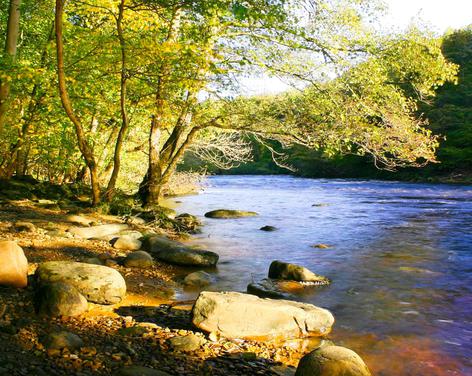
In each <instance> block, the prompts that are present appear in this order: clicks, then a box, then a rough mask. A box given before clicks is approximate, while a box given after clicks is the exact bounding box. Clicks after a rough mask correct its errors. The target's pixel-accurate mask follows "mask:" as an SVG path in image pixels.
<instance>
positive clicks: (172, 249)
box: [145, 236, 219, 266]
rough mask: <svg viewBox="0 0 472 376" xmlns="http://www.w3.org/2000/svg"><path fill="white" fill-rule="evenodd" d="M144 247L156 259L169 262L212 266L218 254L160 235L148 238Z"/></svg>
mask: <svg viewBox="0 0 472 376" xmlns="http://www.w3.org/2000/svg"><path fill="white" fill-rule="evenodd" d="M145 248H146V249H147V250H148V251H149V252H150V253H151V254H152V255H153V256H154V257H156V258H157V259H159V260H162V261H165V262H168V263H169V264H176V265H184V266H213V265H216V263H217V262H218V259H219V256H218V255H217V254H216V253H214V252H210V251H205V250H201V249H195V248H191V247H188V246H186V245H184V244H182V243H179V242H175V241H172V240H169V239H166V238H164V237H161V236H152V237H150V238H148V239H147V241H146V243H145Z"/></svg>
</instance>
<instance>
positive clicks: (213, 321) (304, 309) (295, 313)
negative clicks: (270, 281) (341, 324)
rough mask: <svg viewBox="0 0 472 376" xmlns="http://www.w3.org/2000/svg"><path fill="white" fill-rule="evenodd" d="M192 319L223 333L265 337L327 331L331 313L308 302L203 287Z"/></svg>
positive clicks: (281, 336) (210, 329)
mask: <svg viewBox="0 0 472 376" xmlns="http://www.w3.org/2000/svg"><path fill="white" fill-rule="evenodd" d="M192 322H193V324H194V325H195V326H197V327H198V328H200V329H202V330H204V331H206V332H215V333H216V334H217V335H220V336H222V337H226V338H242V339H252V340H261V341H265V340H268V339H287V338H299V337H309V336H322V335H326V334H328V333H329V332H330V331H331V327H332V325H333V324H334V317H333V315H332V314H331V313H330V312H329V311H328V310H326V309H323V308H319V307H316V306H314V305H311V304H305V303H300V302H293V301H288V300H272V299H260V298H258V297H257V296H254V295H248V294H241V293H237V292H209V291H204V292H201V293H200V295H199V296H198V298H197V300H196V302H195V304H194V306H193V309H192Z"/></svg>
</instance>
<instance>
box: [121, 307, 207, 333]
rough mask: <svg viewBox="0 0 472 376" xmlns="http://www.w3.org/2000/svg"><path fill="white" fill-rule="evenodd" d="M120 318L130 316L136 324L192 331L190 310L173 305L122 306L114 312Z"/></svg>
mask: <svg viewBox="0 0 472 376" xmlns="http://www.w3.org/2000/svg"><path fill="white" fill-rule="evenodd" d="M115 313H117V314H118V315H120V316H125V317H126V316H131V317H133V319H134V320H135V321H136V322H149V323H153V324H156V325H158V326H161V327H166V328H169V329H175V330H193V331H194V332H195V331H196V332H198V331H200V330H198V329H196V328H195V327H194V326H193V324H192V319H191V312H190V310H183V309H176V308H175V305H170V304H161V305H159V306H122V307H119V308H117V309H116V310H115Z"/></svg>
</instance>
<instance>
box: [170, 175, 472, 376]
mask: <svg viewBox="0 0 472 376" xmlns="http://www.w3.org/2000/svg"><path fill="white" fill-rule="evenodd" d="M178 200H180V201H182V202H181V203H180V204H179V207H178V211H179V212H189V213H192V214H196V215H198V216H200V217H201V218H202V220H203V222H204V228H203V233H202V234H200V235H196V236H195V240H194V241H195V242H197V243H199V244H202V245H204V246H205V247H206V248H207V249H208V250H211V251H214V252H217V253H218V254H219V255H220V262H219V264H218V267H217V268H215V269H214V270H209V272H210V273H213V274H214V276H215V278H216V280H217V282H216V283H215V284H214V285H213V286H212V287H211V289H213V290H233V291H245V290H246V286H247V284H248V283H250V282H251V281H258V280H260V279H262V278H264V277H266V276H267V271H268V267H269V265H270V262H271V261H273V260H283V261H287V262H293V263H297V264H301V265H303V266H306V267H308V268H309V269H311V270H312V271H314V272H315V273H317V274H321V275H324V276H327V277H329V278H330V279H331V280H332V284H331V285H330V286H328V287H319V288H309V289H307V290H306V291H305V292H304V293H303V294H301V295H300V296H299V297H298V299H299V300H301V301H305V302H309V303H312V304H315V305H318V306H321V307H325V308H328V309H329V310H330V311H331V312H332V313H333V314H334V316H335V318H336V324H335V327H334V330H333V332H332V334H331V335H330V337H331V338H332V339H333V340H334V341H335V342H336V343H337V344H341V345H344V346H347V347H350V348H352V349H353V350H355V351H357V352H358V353H359V354H360V355H361V356H362V357H363V358H364V359H365V361H366V363H367V364H368V365H369V367H370V368H371V370H372V371H373V372H374V374H375V375H381V376H384V375H385V376H387V375H389V376H390V375H392V376H393V375H395V376H399V375H402V376H404V375H415V376H417V375H418V376H419V375H429V376H431V375H433V376H434V375H472V362H471V359H472V273H471V271H472V187H470V186H455V185H442V184H441V185H440V184H412V183H402V182H385V181H366V180H363V181H361V180H343V179H303V178H295V177H290V176H215V177H210V178H209V179H208V180H207V186H206V187H205V189H204V191H203V192H202V193H201V194H199V195H195V196H186V197H183V198H179V199H178ZM219 208H226V209H240V210H253V211H256V212H258V213H259V216H257V217H250V218H241V219H208V218H204V217H203V215H204V213H205V212H207V211H210V210H213V209H219ZM264 225H271V226H275V227H277V228H278V230H277V231H274V232H264V231H260V230H259V228H260V227H262V226H264ZM320 243H323V244H327V245H329V246H330V248H326V249H320V248H313V247H312V245H314V244H320ZM195 294H196V292H195V291H194V292H188V291H187V292H186V293H184V295H186V297H193V296H195Z"/></svg>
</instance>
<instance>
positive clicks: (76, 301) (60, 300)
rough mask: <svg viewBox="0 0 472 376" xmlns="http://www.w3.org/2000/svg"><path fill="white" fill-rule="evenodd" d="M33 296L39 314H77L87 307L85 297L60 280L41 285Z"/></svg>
mask: <svg viewBox="0 0 472 376" xmlns="http://www.w3.org/2000/svg"><path fill="white" fill-rule="evenodd" d="M35 298H36V299H35V300H36V305H37V311H38V313H39V314H40V315H46V316H53V317H55V316H77V315H80V314H82V313H84V312H85V311H87V309H88V304H87V299H85V297H84V296H83V295H82V294H81V293H79V291H77V289H76V288H75V287H73V286H71V285H68V284H66V283H62V282H56V283H51V284H47V285H43V286H41V287H40V288H39V289H38V291H37V292H36V297H35Z"/></svg>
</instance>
